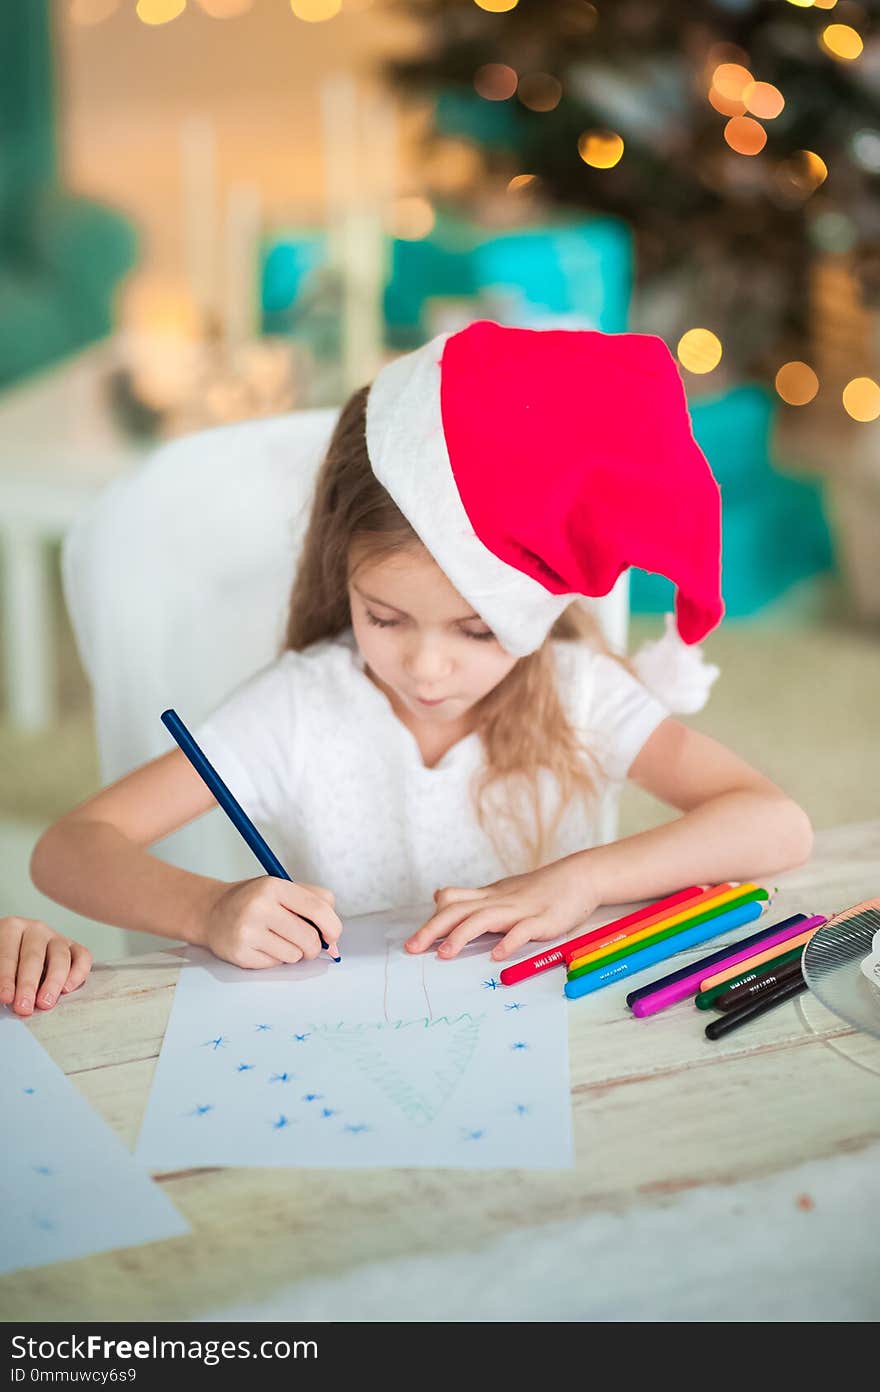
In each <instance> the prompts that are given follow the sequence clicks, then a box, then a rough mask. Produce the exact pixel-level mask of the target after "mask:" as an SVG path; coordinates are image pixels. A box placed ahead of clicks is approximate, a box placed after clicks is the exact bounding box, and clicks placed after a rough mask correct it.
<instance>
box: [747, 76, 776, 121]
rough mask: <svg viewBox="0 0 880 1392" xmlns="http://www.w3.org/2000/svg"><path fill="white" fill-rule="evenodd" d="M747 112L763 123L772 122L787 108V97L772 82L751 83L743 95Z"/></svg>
mask: <svg viewBox="0 0 880 1392" xmlns="http://www.w3.org/2000/svg"><path fill="white" fill-rule="evenodd" d="M742 99H743V102H744V103H745V107H746V110H747V111H750V112H751V113H752V115H753V116H759V117H760V118H761V120H762V121H772V120H774V119H775V117H777V116H778V115H779V113H780V112H781V111H782V109H783V107H784V106H785V97H784V96H783V95H782V93H781V92H780V90H779V88H778V87H774V86H773V83H772V82H750V83H749V85H748V87H746V89H745V91H744V92H743V95H742Z"/></svg>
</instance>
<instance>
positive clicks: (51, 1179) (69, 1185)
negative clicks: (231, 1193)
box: [0, 1005, 190, 1274]
mask: <svg viewBox="0 0 880 1392" xmlns="http://www.w3.org/2000/svg"><path fill="white" fill-rule="evenodd" d="M61 1009H62V1010H63V1009H64V1007H63V1005H62V1007H61ZM0 1060H2V1068H0V1116H2V1118H3V1152H2V1160H0V1274H4V1273H6V1272H9V1271H17V1270H18V1269H19V1268H21V1267H28V1266H44V1265H45V1264H46V1263H48V1262H56V1261H70V1260H71V1259H72V1258H74V1257H86V1256H89V1255H90V1254H91V1253H93V1252H106V1251H110V1250H111V1249H112V1248H115V1247H133V1246H135V1245H139V1244H141V1243H144V1242H156V1241H158V1240H159V1239H160V1238H165V1237H177V1236H179V1235H180V1234H181V1233H187V1232H189V1230H190V1229H189V1224H188V1223H187V1222H186V1220H185V1219H184V1218H183V1217H182V1216H181V1215H180V1214H179V1213H178V1211H177V1209H176V1208H175V1207H174V1205H173V1204H172V1203H171V1201H170V1200H169V1199H168V1198H166V1196H165V1195H164V1194H163V1193H162V1190H161V1189H160V1188H159V1187H158V1185H156V1184H154V1183H153V1182H152V1180H151V1179H150V1177H149V1175H148V1174H146V1173H145V1172H144V1170H143V1168H142V1167H141V1166H140V1165H139V1164H138V1163H137V1162H136V1161H135V1160H133V1159H132V1157H131V1155H130V1154H129V1153H128V1151H127V1150H126V1149H125V1147H124V1145H123V1144H122V1142H121V1141H120V1139H119V1137H118V1136H117V1135H116V1134H115V1132H113V1131H112V1130H111V1129H110V1127H109V1126H108V1125H107V1124H106V1122H104V1121H103V1120H102V1119H101V1117H99V1116H98V1114H97V1113H96V1112H94V1111H93V1110H92V1108H91V1107H90V1106H89V1105H88V1103H87V1102H86V1101H85V1099H84V1098H83V1097H82V1096H81V1095H80V1094H79V1093H78V1092H77V1090H76V1088H75V1087H74V1086H73V1084H72V1083H70V1082H68V1080H67V1078H65V1076H64V1074H63V1073H62V1071H61V1069H60V1068H59V1067H58V1065H57V1064H56V1063H55V1062H54V1060H53V1059H51V1058H50V1057H49V1055H48V1054H47V1053H46V1051H45V1049H44V1048H43V1047H42V1045H41V1044H39V1043H38V1042H37V1040H36V1039H35V1038H34V1036H33V1035H32V1034H31V1032H30V1030H29V1029H28V1028H27V1026H26V1025H25V1024H24V1022H23V1021H22V1020H19V1019H17V1018H16V1017H15V1016H14V1015H12V1014H11V1013H10V1011H9V1010H7V1009H6V1007H5V1006H2V1007H0Z"/></svg>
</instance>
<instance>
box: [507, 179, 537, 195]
mask: <svg viewBox="0 0 880 1392" xmlns="http://www.w3.org/2000/svg"><path fill="white" fill-rule="evenodd" d="M537 182H538V177H537V175H536V174H514V176H513V178H512V179H511V180H510V182H509V184H508V185H507V192H508V193H519V191H520V189H526V188H532V187H533V186H534V185H535V184H536V183H537Z"/></svg>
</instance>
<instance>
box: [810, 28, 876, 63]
mask: <svg viewBox="0 0 880 1392" xmlns="http://www.w3.org/2000/svg"><path fill="white" fill-rule="evenodd" d="M819 42H820V43H821V44H822V46H823V47H824V48H825V50H826V51H827V52H828V53H830V54H831V55H832V57H833V58H842V59H844V61H845V62H847V63H851V62H852V61H853V59H854V58H858V56H859V54H860V53H861V51H862V49H863V48H864V47H865V45H864V44H863V43H862V37H861V35H860V34H859V33H858V32H857V31H856V30H855V29H853V27H852V25H851V24H829V25H827V26H826V28H824V29H823V30H822V33H821V35H820V37H819Z"/></svg>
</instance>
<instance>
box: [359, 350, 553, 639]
mask: <svg viewBox="0 0 880 1392" xmlns="http://www.w3.org/2000/svg"><path fill="white" fill-rule="evenodd" d="M448 337H449V335H448V334H439V335H438V336H437V337H436V338H433V339H431V341H430V343H426V344H425V345H424V346H423V347H422V348H419V349H417V350H416V351H415V352H413V353H407V354H405V355H404V356H403V357H400V358H397V359H396V360H395V361H394V362H391V363H388V364H387V365H386V366H385V367H383V368H382V370H381V372H379V374H378V375H377V377H376V379H375V381H374V382H373V385H372V386H371V388H370V391H369V394H368V396H367V453H368V454H369V456H370V463H371V464H372V466H373V473H374V474H375V475H376V478H377V479H378V480H379V482H380V483H381V484H382V485H383V487H384V488H386V489H387V491H388V492H389V493H390V494H391V497H392V498H393V499H394V501H395V503H396V504H397V506H398V507H399V508H400V510H401V512H402V513H403V515H404V517H405V518H406V519H407V521H408V522H409V523H410V525H411V526H412V528H413V530H414V531H415V532H416V533H417V535H418V536H419V538H420V539H421V540H422V541H423V542H424V544H425V546H426V547H427V548H428V550H429V551H430V553H431V555H432V556H433V558H434V560H435V561H436V562H437V564H438V565H439V567H440V569H441V570H442V571H443V572H444V574H445V575H446V576H447V578H448V579H449V581H450V582H451V583H452V584H453V585H454V586H455V588H456V589H457V590H458V592H459V594H460V595H461V596H462V598H463V599H465V600H467V602H468V603H469V604H471V605H473V607H474V609H475V610H476V611H477V613H478V614H479V615H480V618H481V619H482V620H483V622H484V623H486V624H488V626H489V627H490V628H491V629H492V632H493V633H494V634H495V636H496V638H497V639H498V641H499V643H500V644H501V646H502V647H503V648H505V649H506V650H507V652H509V653H511V654H512V655H513V656H515V657H525V656H526V654H527V653H531V652H534V651H535V650H536V649H537V648H539V647H540V646H541V644H542V643H543V641H544V639H545V638H546V637H547V634H548V633H549V631H550V629H551V628H552V626H553V624H554V623H555V622H556V620H557V619H558V617H559V615H560V614H561V613H562V612H563V611H564V610H565V609H567V608H568V606H569V604H570V603H571V602H572V600H573V599H575V598H576V596H575V595H570V594H569V595H554V594H550V593H549V591H548V590H545V589H544V587H543V585H541V584H539V582H538V581H537V580H533V579H532V577H531V576H530V575H525V574H524V573H523V572H522V571H520V570H516V569H515V568H514V567H513V566H510V565H508V564H507V562H506V561H502V560H500V559H499V558H498V557H497V556H495V555H494V554H493V553H492V552H491V551H490V550H489V549H488V548H487V547H486V546H484V545H483V543H482V542H481V541H480V539H479V537H478V536H477V535H476V533H475V532H474V529H473V527H472V526H471V524H470V521H469V520H468V516H467V513H466V512H465V510H464V506H463V504H462V501H461V498H460V496H459V492H458V488H457V486H456V482H455V477H454V475H453V473H452V466H451V465H450V462H449V453H448V450H447V448H446V439H445V436H444V433H443V420H442V416H441V410H440V362H441V358H442V356H443V346H444V344H445V342H446V340H447V338H448ZM475 389H476V390H479V387H478V384H475Z"/></svg>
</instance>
